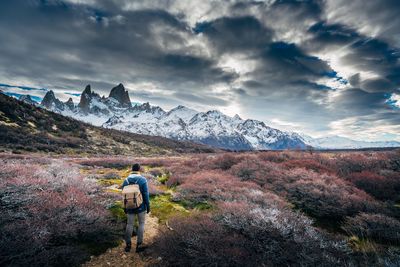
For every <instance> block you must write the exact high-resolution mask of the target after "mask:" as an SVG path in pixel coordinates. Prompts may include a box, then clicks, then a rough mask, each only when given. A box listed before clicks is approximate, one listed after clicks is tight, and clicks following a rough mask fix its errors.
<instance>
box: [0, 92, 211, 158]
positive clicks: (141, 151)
mask: <svg viewBox="0 0 400 267" xmlns="http://www.w3.org/2000/svg"><path fill="white" fill-rule="evenodd" d="M0 148H1V149H2V150H3V151H9V150H13V151H16V150H17V151H31V152H55V153H67V154H77V153H87V154H130V155H151V154H176V153H196V152H213V151H215V150H214V149H210V148H209V147H207V146H204V145H198V144H194V143H190V142H180V141H174V140H170V139H167V138H163V137H156V136H146V135H141V134H133V133H127V132H124V131H118V130H113V129H105V128H100V127H96V126H92V125H90V124H86V123H84V122H80V121H77V120H75V119H72V118H69V117H65V116H62V115H60V114H57V113H54V112H51V111H48V110H45V109H42V108H39V107H36V106H35V105H31V104H28V103H25V102H22V101H19V100H16V99H14V98H12V97H9V96H6V95H4V94H0Z"/></svg>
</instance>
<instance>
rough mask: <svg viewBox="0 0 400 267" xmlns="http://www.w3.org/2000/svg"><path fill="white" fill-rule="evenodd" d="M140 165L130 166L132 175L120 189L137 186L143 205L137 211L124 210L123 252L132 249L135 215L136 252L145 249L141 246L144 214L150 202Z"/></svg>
mask: <svg viewBox="0 0 400 267" xmlns="http://www.w3.org/2000/svg"><path fill="white" fill-rule="evenodd" d="M139 171H140V165H139V163H135V164H133V166H132V173H131V174H130V175H129V176H128V177H127V178H126V179H125V181H124V183H123V184H122V188H124V187H125V186H127V185H130V184H138V185H139V189H140V193H141V194H142V197H143V203H142V204H141V205H140V206H139V208H137V209H126V210H125V213H126V215H127V217H128V218H127V224H126V230H125V242H126V248H125V251H126V252H129V251H131V247H132V241H131V237H132V233H133V230H134V226H133V224H134V221H135V216H136V215H137V218H138V222H139V227H138V230H137V231H135V232H136V233H137V243H136V252H141V251H143V249H144V248H145V247H144V246H143V234H144V223H145V219H146V212H147V213H149V212H150V201H149V191H148V189H147V179H146V178H145V177H143V176H141V175H140V172H139Z"/></svg>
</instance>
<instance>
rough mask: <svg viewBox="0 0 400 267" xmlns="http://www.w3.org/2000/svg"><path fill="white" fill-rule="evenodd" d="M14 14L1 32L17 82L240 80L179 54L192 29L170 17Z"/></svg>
mask: <svg viewBox="0 0 400 267" xmlns="http://www.w3.org/2000/svg"><path fill="white" fill-rule="evenodd" d="M6 7H8V8H12V9H13V10H15V11H16V12H13V13H11V12H9V11H8V9H7V8H6V9H1V10H2V11H0V16H1V17H2V20H6V21H7V27H2V28H1V29H0V33H1V37H0V41H1V42H2V44H3V45H2V46H1V48H0V53H1V54H2V58H1V59H0V60H1V62H2V63H3V65H8V66H13V68H12V69H9V70H7V72H8V74H9V75H12V76H14V77H21V76H30V77H38V79H39V81H41V82H42V83H44V84H50V83H53V84H57V83H58V84H59V83H60V81H61V82H62V81H63V80H67V81H68V80H69V81H72V82H73V83H72V84H70V85H73V86H74V85H77V84H78V83H79V84H81V82H80V81H79V80H77V81H76V82H77V83H75V82H74V79H71V78H70V77H69V76H79V77H80V78H81V79H83V80H87V81H88V82H89V79H88V77H91V78H93V77H96V76H97V77H98V79H99V80H102V81H107V82H109V83H110V84H114V83H116V82H119V81H130V80H132V79H131V78H130V76H136V77H143V78H144V79H146V78H151V79H152V80H154V81H158V82H160V83H162V82H167V83H174V81H173V79H171V77H176V78H179V79H181V80H186V81H192V82H196V83H200V84H202V85H208V84H212V83H217V82H226V81H229V80H230V79H232V77H234V76H233V74H232V73H225V72H224V71H223V70H222V69H219V68H218V67H216V66H215V62H213V61H212V59H208V58H201V57H199V56H197V55H192V54H190V51H180V49H179V47H178V46H180V45H182V44H183V45H184V44H185V43H186V40H185V39H184V38H183V37H182V35H184V34H189V33H190V29H189V28H188V27H187V25H186V24H185V23H184V22H181V21H179V20H178V19H176V18H175V17H174V16H173V15H171V14H169V13H168V12H166V11H163V10H139V11H129V12H126V11H122V10H120V11H119V12H118V13H114V14H111V13H109V12H100V11H98V10H93V9H89V8H82V7H81V6H73V5H67V4H65V5H61V4H47V5H46V4H43V5H41V4H38V5H37V6H36V7H34V8H32V7H29V6H27V5H25V4H24V3H21V2H19V1H17V2H13V3H12V4H8V5H6ZM27 9H29V11H28V10H27ZM4 25H5V24H4ZM26 25H29V27H26ZM156 30H159V34H155V33H154V31H156ZM16 33H18V34H16ZM60 33H62V34H60ZM165 45H171V46H173V49H172V50H174V51H173V52H174V54H172V53H170V52H169V51H165V50H164V47H163V46H165ZM188 52H189V54H188ZM16 62H18V64H16ZM133 73H135V75H132V74H133ZM154 73H157V75H154ZM39 77H40V78H39ZM133 80H134V79H133ZM59 86H62V84H60V85H59ZM100 89H105V88H100Z"/></svg>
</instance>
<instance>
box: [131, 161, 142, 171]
mask: <svg viewBox="0 0 400 267" xmlns="http://www.w3.org/2000/svg"><path fill="white" fill-rule="evenodd" d="M132 171H133V172H138V171H140V164H139V163H135V164H133V165H132Z"/></svg>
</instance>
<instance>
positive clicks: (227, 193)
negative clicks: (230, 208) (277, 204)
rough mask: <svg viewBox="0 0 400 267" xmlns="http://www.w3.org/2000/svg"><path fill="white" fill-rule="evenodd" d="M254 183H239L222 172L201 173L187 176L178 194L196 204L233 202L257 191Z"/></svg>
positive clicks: (235, 178)
mask: <svg viewBox="0 0 400 267" xmlns="http://www.w3.org/2000/svg"><path fill="white" fill-rule="evenodd" d="M258 188H259V187H258V186H257V185H255V184H254V183H247V182H241V181H240V180H239V179H238V178H237V177H234V176H232V175H229V174H226V173H224V172H222V171H214V170H210V171H201V172H198V173H195V174H193V175H191V176H188V177H187V178H186V179H185V181H184V183H183V184H182V185H181V186H180V187H179V189H180V190H179V192H180V193H181V194H182V195H183V196H184V197H185V198H186V199H190V200H193V201H196V202H203V201H207V200H209V199H211V200H228V199H230V200H235V199H237V198H246V197H247V193H248V192H249V190H252V189H253V190H257V189H258Z"/></svg>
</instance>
